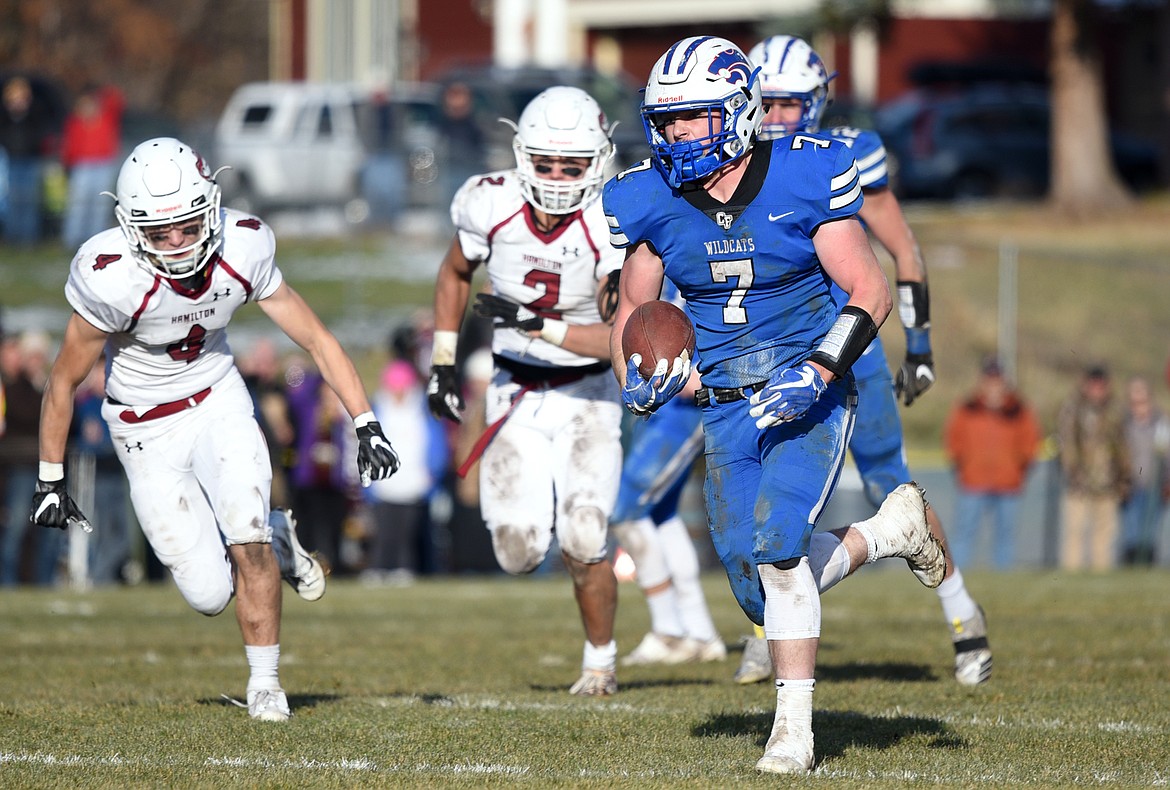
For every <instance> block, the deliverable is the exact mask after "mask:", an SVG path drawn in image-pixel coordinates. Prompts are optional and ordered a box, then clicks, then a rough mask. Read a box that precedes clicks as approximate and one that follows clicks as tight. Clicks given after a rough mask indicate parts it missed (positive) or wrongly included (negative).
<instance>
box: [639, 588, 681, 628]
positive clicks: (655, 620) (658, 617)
mask: <svg viewBox="0 0 1170 790" xmlns="http://www.w3.org/2000/svg"><path fill="white" fill-rule="evenodd" d="M646 606H648V607H649V608H650V630H651V631H653V632H654V633H656V634H661V635H663V636H678V637H682V636H685V635H686V628H684V627H683V622H682V618H681V617H680V616H679V600H678V592H677V591H676V590H675V588H674V585H673V584H672V585H670V586H669V587H667V588H666V589H665V590H659V591H658V592H656V593H653V594H651V593H646Z"/></svg>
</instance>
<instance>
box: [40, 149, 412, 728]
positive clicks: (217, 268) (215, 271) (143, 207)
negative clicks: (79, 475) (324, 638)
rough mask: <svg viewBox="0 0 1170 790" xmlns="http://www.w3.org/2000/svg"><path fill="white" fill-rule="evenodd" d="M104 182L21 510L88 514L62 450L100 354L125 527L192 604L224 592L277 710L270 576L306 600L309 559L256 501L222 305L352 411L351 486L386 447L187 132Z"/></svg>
mask: <svg viewBox="0 0 1170 790" xmlns="http://www.w3.org/2000/svg"><path fill="white" fill-rule="evenodd" d="M116 189H117V194H116V195H115V196H114V197H115V199H116V201H117V205H116V207H115V214H116V216H117V218H118V223H119V225H120V227H119V228H112V229H110V230H107V231H104V232H102V233H99V234H97V235H96V236H94V237H92V238H91V239H89V240H88V241H87V242H85V244H83V245H82V246H81V249H80V250H79V251H78V252H77V255H76V256H75V257H74V259H73V262H72V264H71V266H70V271H69V279H68V282H67V283H66V286H65V295H66V297H67V298H68V300H69V304H70V305H71V306H72V308H73V315H72V316H71V318H70V319H69V323H68V325H67V326H66V328H65V337H64V341H63V343H62V345H61V350H60V352H59V354H58V356H57V359H56V362H55V363H54V365H53V369H52V372H51V373H50V376H49V381H48V385H47V386H46V388H45V393H44V400H43V403H42V407H41V426H40V457H41V464H40V476H39V477H40V479H39V481H38V482H37V487H36V493H35V494H34V496H33V508H32V514H31V516H30V519H31V520H32V521H33V522H34V523H37V524H40V525H42V526H46V527H59V528H64V527H66V526H68V525H69V524H70V523H73V524H78V525H80V526H81V527H82V528H85V529H88V528H90V525H89V523H88V521H87V520H86V519H85V516H84V515H83V514H82V513H81V512H80V510H79V509H78V508H77V505H76V504H75V503H74V502H73V500H72V499H71V498H70V496H69V494H68V492H67V490H66V485H65V470H64V465H63V462H64V458H65V450H66V439H67V436H68V433H69V424H70V422H71V419H72V415H73V398H74V393H75V391H76V389H77V386H78V385H79V384H80V383H81V381H82V380H83V379H84V378H85V376H86V374H87V373H88V372H89V370H90V369H91V368H92V367H93V365H94V364H95V363H96V362H97V361H98V359H99V357H101V355H102V353H103V351H104V352H105V354H106V362H105V364H106V392H107V398H106V401H105V403H104V404H103V406H102V416H103V417H104V418H105V420H106V421H107V423H108V424H109V426H110V434H111V437H112V438H113V442H114V446H115V448H116V450H117V453H118V458H119V460H120V461H121V462H122V465H123V467H124V468H125V470H126V475H127V477H128V478H129V481H130V494H131V499H132V501H133V504H134V510H135V513H136V514H137V516H138V520H139V522H140V523H141V525H142V530H143V532H144V534H145V535H146V538H147V540H148V541H149V542H150V545H151V548H152V549H153V550H154V552H155V554H157V555H158V558H159V560H161V561H162V563H163V564H164V565H166V566H167V567H168V568H169V569H170V571H171V574H172V576H173V577H174V580H175V585H176V586H177V587H178V589H179V592H180V593H182V595H183V597H184V598H185V599H186V600H187V603H188V604H190V605H191V607H192V608H194V609H195V610H196V611H198V612H200V613H202V614H205V615H209V616H210V615H216V614H219V613H220V612H222V611H223V610H224V609H225V608H226V607H227V605H228V603H229V601H230V600H231V599H232V597H233V595H234V597H235V599H236V619H237V620H238V622H239V625H240V631H241V633H242V635H243V638H244V647H245V652H246V654H247V657H248V664H249V667H250V669H251V675H250V678H249V681H248V687H247V707H248V711H249V713H250V715H251V716H252V717H253V718H255V719H259V720H264V721H284V720H286V719H288V717H289V715H290V711H289V707H288V700H287V697H286V696H285V693H284V691H283V690H282V689H281V686H280V681H279V677H278V673H277V665H278V662H279V656H280V641H279V639H280V610H281V594H280V579H281V577H282V576H283V578H284V579H286V580H287V581H288V582H289V583H290V584H291V585H292V586H293V587H294V589H296V591H297V592H298V594H300V596H301V597H302V598H305V599H306V600H310V601H312V600H317V599H318V598H320V597H321V596H322V595H323V594H324V593H325V572H324V570H323V569H322V567H321V565H320V564H319V563H318V562H317V560H316V559H315V558H313V557H312V556H311V555H309V554H308V553H307V552H306V551H305V550H304V549H303V548H302V547H301V545H300V543H299V541H297V538H296V532H295V522H293V521H292V519H291V517H290V516H289V514H287V513H286V512H284V511H272V512H271V513H270V507H269V490H270V485H271V482H272V468H271V466H270V463H269V455H268V449H267V447H266V445H265V442H264V438H263V436H262V434H261V432H260V428H259V426H258V424H257V423H256V420H255V417H254V415H253V411H252V400H251V397H250V396H249V394H248V391H247V389H246V388H245V386H244V382H243V379H242V378H241V377H240V373H239V371H238V370H237V369H236V365H235V361H234V360H233V358H232V352H231V349H230V348H229V346H228V342H227V333H226V330H227V325H228V322H229V321H230V320H231V317H232V315H234V314H235V312H236V310H237V309H239V308H240V307H242V306H244V305H245V304H247V303H248V302H256V303H257V304H259V306H260V308H261V309H262V310H263V311H264V312H265V313H266V314H267V315H268V316H269V317H270V318H271V319H272V320H273V321H274V322H275V323H276V324H277V325H278V326H279V327H280V328H281V329H283V330H284V331H285V333H286V334H288V336H289V337H290V338H292V339H293V340H294V341H295V342H297V343H298V344H299V345H300V346H301V347H302V348H304V349H305V350H306V351H307V352H308V353H309V354H310V355H311V356H312V358H313V361H314V362H315V363H316V364H317V366H318V367H319V369H320V370H321V372H322V375H323V376H324V377H325V380H326V381H327V382H328V383H329V384H330V386H332V387H333V389H334V390H335V391H336V392H337V394H338V396H339V397H340V398H341V401H342V403H343V404H344V405H345V408H346V409H347V410H348V411H349V413H350V415H352V416H353V417H354V423H355V429H356V431H357V436H358V447H359V449H358V468H359V472H360V473H361V476H362V481H363V483H365V484H366V485H368V484H369V482H370V481H371V480H374V479H381V478H384V477H388V476H389V475H391V474H393V473H394V472H395V471H396V470H397V468H398V458H397V456H396V455H395V453H394V451H393V449H392V448H391V447H390V443H389V442H388V441H387V440H386V437H385V435H384V434H383V432H382V429H381V426H380V425H379V424H378V423H377V422H376V421H375V420H374V419H373V413H372V412H371V410H370V405H369V402H368V400H367V398H366V394H365V390H364V387H363V385H362V382H361V379H360V378H359V377H358V374H357V371H356V370H355V369H354V366H353V363H352V362H351V361H350V358H349V357H348V356H347V355H346V353H345V351H344V350H343V349H342V348H341V346H340V345H339V344H338V342H337V339H336V338H335V337H334V336H333V335H332V334H331V333H330V332H329V330H328V329H326V328H325V325H324V324H322V323H321V321H320V319H318V318H317V316H316V315H315V314H314V312H313V311H312V309H311V308H309V306H308V305H307V304H306V303H305V302H304V301H303V300H302V298H301V297H300V296H299V295H298V294H297V293H296V291H294V290H293V289H292V288H291V287H290V286H289V285H288V284H287V283H286V282H285V281H284V278H283V276H282V275H281V272H280V270H279V269H278V268H277V267H276V264H275V262H274V260H273V256H274V254H275V241H274V239H273V235H272V231H271V230H270V229H269V228H268V226H267V225H265V224H264V223H263V222H262V221H261V220H259V219H257V218H256V217H253V216H250V215H248V214H243V213H240V212H238V211H233V210H231V209H222V208H221V207H220V199H219V197H220V196H219V187H218V185H217V184H216V182H215V180H214V176H213V175H212V174H211V172H210V170H209V168H208V166H207V164H206V163H205V162H204V160H203V159H202V158H201V157H200V156H199V155H198V154H197V153H196V152H195V151H193V150H192V149H191V148H190V146H188V145H186V144H185V143H182V142H180V141H179V140H175V139H173V138H155V139H152V140H147V141H146V142H144V143H142V144H140V145H139V146H138V147H136V148H135V149H134V151H133V152H132V153H131V154H130V156H129V157H128V158H127V160H126V162H125V163H124V164H123V166H122V169H121V172H120V174H119V176H118V183H117V187H116ZM99 526H100V525H99ZM270 544H271V548H270V547H269V545H270ZM225 547H226V548H225Z"/></svg>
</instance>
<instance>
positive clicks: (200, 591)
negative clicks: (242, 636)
mask: <svg viewBox="0 0 1170 790" xmlns="http://www.w3.org/2000/svg"><path fill="white" fill-rule="evenodd" d="M160 559H162V558H160ZM163 564H164V565H166V566H167V567H168V568H169V569H170V571H171V577H172V578H173V579H174V580H175V586H176V587H178V588H179V593H180V594H182V596H183V599H184V600H185V601H186V602H187V605H188V606H190V607H191V608H192V609H194V610H195V611H197V612H199V614H203V615H207V616H208V617H214V616H215V615H217V614H219V613H220V612H222V611H223V610H224V609H226V608H227V605H228V604H229V603H231V600H232V596H233V595H234V594H235V586H234V582H233V580H232V574H231V566H230V564H229V563H227V562H225V563H224V565H223V567H222V568H218V567H217V568H214V569H211V568H208V567H207V566H205V565H204V566H201V565H200V564H198V563H194V562H179V563H178V564H176V565H170V564H169V563H167V562H166V561H165V560H163Z"/></svg>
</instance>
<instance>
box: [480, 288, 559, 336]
mask: <svg viewBox="0 0 1170 790" xmlns="http://www.w3.org/2000/svg"><path fill="white" fill-rule="evenodd" d="M472 310H473V311H474V312H475V314H476V315H480V316H483V317H484V318H498V319H500V322H499V323H498V324H496V326H501V327H512V328H515V329H523V330H524V331H526V332H530V331H540V330H541V329H542V328H543V327H544V319H543V318H541V317H540V316H538V315H537V314H536V313H534V312H532V311H531V310H529V309H528V308H527V307H525V306H524V305H522V304H517V303H516V302H513V301H512V300H511V299H505V298H504V297H502V296H496V295H495V294H485V293H478V294H476V295H475V305H474V306H473V307H472Z"/></svg>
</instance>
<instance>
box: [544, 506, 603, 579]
mask: <svg viewBox="0 0 1170 790" xmlns="http://www.w3.org/2000/svg"><path fill="white" fill-rule="evenodd" d="M565 521H566V523H565V524H564V528H563V529H561V528H558V529H557V540H559V541H560V544H561V551H563V552H564V553H565V554H567V555H568V556H570V557H572V558H573V559H575V560H576V561H577V562H581V563H584V564H586V565H592V564H593V563H596V562H600V561H601V560H602V559H604V558H605V555H606V552H607V549H608V547H607V546H606V538H607V534H606V533H607V532H608V527H609V522H608V519H606V517H605V514H604V513H602V512H601V508H599V507H594V506H591V505H590V506H586V507H575V508H573V509H572V510H570V511H569V514H568V518H566V519H565Z"/></svg>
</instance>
